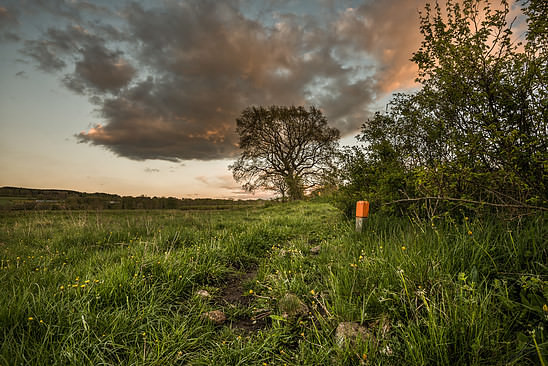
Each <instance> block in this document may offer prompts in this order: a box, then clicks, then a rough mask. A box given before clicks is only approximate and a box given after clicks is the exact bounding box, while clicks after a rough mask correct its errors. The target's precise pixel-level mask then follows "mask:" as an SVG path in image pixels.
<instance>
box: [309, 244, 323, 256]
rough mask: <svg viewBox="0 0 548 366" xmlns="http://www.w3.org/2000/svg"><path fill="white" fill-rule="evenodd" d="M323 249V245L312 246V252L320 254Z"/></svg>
mask: <svg viewBox="0 0 548 366" xmlns="http://www.w3.org/2000/svg"><path fill="white" fill-rule="evenodd" d="M321 249H322V247H321V245H316V246H315V247H312V248H310V254H312V255H318V254H320V250H321Z"/></svg>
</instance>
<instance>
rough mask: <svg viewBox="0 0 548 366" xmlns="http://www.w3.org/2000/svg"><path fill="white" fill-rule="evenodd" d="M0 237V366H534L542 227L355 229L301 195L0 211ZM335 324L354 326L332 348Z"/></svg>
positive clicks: (474, 223)
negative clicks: (228, 204)
mask: <svg viewBox="0 0 548 366" xmlns="http://www.w3.org/2000/svg"><path fill="white" fill-rule="evenodd" d="M0 230H1V231H0V345H1V346H0V347H1V350H0V351H1V352H0V364H2V365H11V364H33V365H36V364H43V365H52V364H112V365H117V364H157V365H166V364H192V365H264V364H267V365H284V364H287V365H304V364H306V365H334V364H383V365H405V364H414V365H420V364H424V365H426V364H429V365H457V364H460V365H471V364H515V365H537V364H540V363H541V362H542V361H541V360H543V362H546V361H548V356H547V353H548V339H547V330H546V329H545V328H544V327H545V324H546V321H547V320H548V306H547V305H546V303H547V302H548V271H547V264H546V263H547V258H548V255H547V254H548V253H547V251H548V249H547V245H546V240H547V238H548V227H547V225H546V220H545V217H540V216H539V217H528V218H524V219H523V220H521V221H519V222H498V221H495V220H493V221H485V220H475V219H469V218H466V217H462V218H458V219H457V220H456V221H452V220H449V219H445V220H443V221H439V222H438V221H435V222H417V221H411V220H409V219H405V218H402V219H394V218H390V219H388V218H383V217H378V216H376V215H373V216H372V217H371V218H370V220H369V221H368V222H367V225H366V228H365V231H364V233H362V234H361V235H359V234H356V233H355V232H354V230H353V222H349V221H347V220H346V219H345V218H344V217H343V216H342V215H341V214H340V212H338V211H337V210H335V209H334V208H333V207H331V206H330V205H328V204H321V203H302V202H301V203H292V204H274V205H271V206H270V207H248V208H241V209H234V210H224V211H179V210H155V211H143V210H134V211H60V212H55V211H49V212H45V211H32V212H1V213H0ZM199 290H206V291H208V292H209V294H210V295H211V296H210V297H202V296H198V295H197V291H199ZM288 293H289V294H293V295H295V297H291V299H293V300H294V301H293V305H294V306H293V307H292V306H288V304H287V299H288V295H287V294H288ZM290 305H291V304H290ZM303 305H306V306H303ZM299 309H301V310H302V309H306V311H298V310H299ZM211 310H222V311H223V312H224V313H225V314H226V317H227V320H226V322H225V323H224V324H223V325H215V324H213V323H211V322H210V321H207V320H205V319H203V316H202V314H203V313H205V312H207V311H211ZM287 313H289V314H290V315H289V316H287ZM345 321H352V322H357V323H359V324H361V325H363V326H364V327H365V328H366V332H364V333H363V334H362V336H359V337H357V338H355V339H354V340H352V339H350V340H348V341H344V340H343V341H341V340H340V339H337V337H336V336H335V333H336V328H337V326H338V325H339V324H340V323H341V322H345Z"/></svg>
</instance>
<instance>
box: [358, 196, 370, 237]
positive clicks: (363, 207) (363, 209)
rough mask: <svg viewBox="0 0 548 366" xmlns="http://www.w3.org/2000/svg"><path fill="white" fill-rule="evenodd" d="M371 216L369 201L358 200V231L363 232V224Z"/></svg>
mask: <svg viewBox="0 0 548 366" xmlns="http://www.w3.org/2000/svg"><path fill="white" fill-rule="evenodd" d="M368 216H369V202H368V201H358V202H356V232H358V233H361V232H362V229H363V224H364V222H365V220H367V217H368Z"/></svg>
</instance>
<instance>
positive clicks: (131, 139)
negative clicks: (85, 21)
mask: <svg viewBox="0 0 548 366" xmlns="http://www.w3.org/2000/svg"><path fill="white" fill-rule="evenodd" d="M125 16H126V19H127V24H128V26H129V29H130V32H131V35H132V37H133V38H134V44H135V45H137V46H138V47H137V54H136V58H137V59H138V60H139V63H140V64H141V65H142V66H146V67H149V68H153V70H154V72H153V74H154V78H150V79H149V80H147V81H144V82H141V83H136V84H134V85H131V86H130V87H128V88H127V89H125V90H124V91H123V93H121V94H119V95H117V96H116V97H115V98H110V99H108V100H106V101H105V102H104V104H103V105H102V107H101V112H102V115H103V117H104V120H105V123H104V124H100V125H99V124H98V125H97V126H95V127H94V128H92V129H91V130H89V131H85V132H82V133H80V134H79V135H78V137H79V140H80V141H82V142H89V143H91V144H95V145H102V146H105V147H107V148H108V149H110V150H111V151H113V152H114V153H116V154H118V155H120V156H125V157H129V158H131V159H169V160H176V159H182V160H184V159H202V160H208V159H217V158H226V157H232V156H234V155H235V154H236V153H237V141H238V139H237V136H236V134H235V119H236V117H237V116H238V115H239V113H240V112H241V111H242V110H243V109H244V108H245V107H247V106H249V105H271V104H282V105H292V104H294V105H300V104H316V105H319V106H320V107H321V108H323V110H324V112H325V113H326V115H327V117H328V118H330V120H331V123H332V124H333V125H335V126H336V127H339V128H340V129H341V130H342V131H343V132H347V131H353V130H355V128H356V127H357V126H359V124H360V123H361V121H362V119H363V117H364V115H365V114H366V113H367V110H366V108H367V105H368V104H369V103H370V102H371V101H372V98H373V96H372V95H371V92H370V91H371V88H369V87H368V85H369V82H366V81H364V80H358V81H351V80H350V77H349V75H350V73H351V71H352V70H349V69H348V68H345V67H343V65H342V64H341V62H340V61H339V60H336V59H335V58H334V57H333V55H332V54H331V52H330V48H331V43H330V42H331V41H333V40H334V39H332V37H331V36H330V34H329V33H330V32H329V30H327V29H325V28H322V27H320V26H319V25H318V24H316V23H315V21H314V19H313V18H312V17H301V16H296V15H292V14H283V15H278V16H277V18H276V22H275V23H274V24H273V25H271V26H265V25H264V24H262V23H259V22H258V21H254V20H251V19H248V18H246V17H244V16H243V15H242V14H241V12H240V11H239V10H238V8H237V7H236V2H228V3H227V2H224V3H220V2H216V1H187V2H183V3H177V4H170V5H167V7H165V8H152V9H144V8H143V7H141V6H140V5H138V4H132V5H131V6H129V7H128V8H126V10H125ZM324 81H325V83H324ZM317 95H321V97H316V96H317Z"/></svg>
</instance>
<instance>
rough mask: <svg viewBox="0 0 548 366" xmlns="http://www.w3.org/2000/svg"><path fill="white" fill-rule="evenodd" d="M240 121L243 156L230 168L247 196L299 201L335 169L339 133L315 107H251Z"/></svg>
mask: <svg viewBox="0 0 548 366" xmlns="http://www.w3.org/2000/svg"><path fill="white" fill-rule="evenodd" d="M236 122H237V126H238V127H237V132H238V134H239V135H240V149H241V151H242V152H241V155H240V157H239V158H238V160H236V162H235V163H234V164H233V165H231V166H230V167H229V168H230V169H231V170H232V173H233V175H234V179H235V180H236V181H237V182H240V183H242V184H243V187H244V188H245V189H246V190H248V191H253V190H255V189H257V188H263V189H268V190H273V191H276V192H278V193H280V194H281V195H282V197H284V198H285V197H286V196H288V197H289V198H290V199H300V198H302V197H303V196H304V192H305V190H306V189H310V188H313V187H316V186H318V185H319V184H321V182H322V180H323V178H324V177H325V176H326V174H328V173H329V171H331V169H332V167H333V166H332V161H333V158H334V156H335V152H336V150H337V147H338V139H339V131H338V130H337V129H335V128H331V127H329V126H328V125H327V119H326V118H325V116H324V115H323V114H322V112H321V111H320V110H319V109H317V108H315V107H310V108H309V109H308V110H307V109H306V108H304V107H295V106H291V107H285V106H271V107H248V108H246V109H245V110H244V111H243V112H242V114H241V116H240V117H239V118H238V119H237V120H236Z"/></svg>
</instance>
